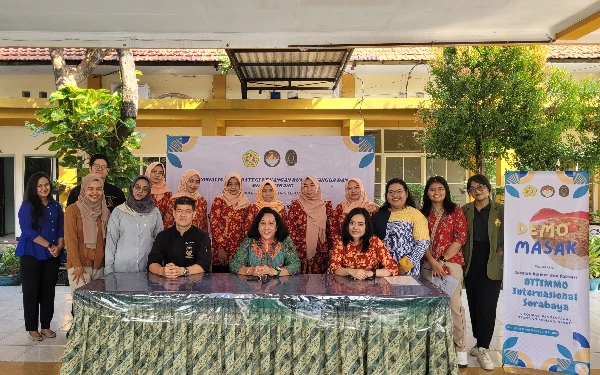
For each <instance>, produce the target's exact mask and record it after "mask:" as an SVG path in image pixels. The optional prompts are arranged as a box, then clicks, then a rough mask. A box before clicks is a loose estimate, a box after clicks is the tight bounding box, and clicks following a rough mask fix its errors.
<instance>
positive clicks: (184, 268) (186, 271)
mask: <svg viewBox="0 0 600 375" xmlns="http://www.w3.org/2000/svg"><path fill="white" fill-rule="evenodd" d="M189 274H190V270H188V268H187V267H183V276H188V275H189Z"/></svg>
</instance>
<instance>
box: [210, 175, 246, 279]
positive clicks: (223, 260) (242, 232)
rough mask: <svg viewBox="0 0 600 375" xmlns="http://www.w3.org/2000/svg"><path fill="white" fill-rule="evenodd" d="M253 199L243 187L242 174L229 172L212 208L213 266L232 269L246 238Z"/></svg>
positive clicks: (221, 269) (217, 269)
mask: <svg viewBox="0 0 600 375" xmlns="http://www.w3.org/2000/svg"><path fill="white" fill-rule="evenodd" d="M249 208H250V201H249V200H248V197H247V196H246V194H244V192H243V191H242V176H240V175H239V174H238V173H235V172H232V173H229V174H228V175H227V176H225V181H224V183H223V191H222V192H221V194H219V195H218V196H217V197H216V198H215V200H214V201H213V204H212V206H211V208H210V233H211V236H212V241H213V243H212V251H213V259H214V261H213V263H214V264H215V265H216V266H217V267H215V269H214V270H213V272H215V271H219V272H229V263H230V262H231V260H232V259H233V257H234V255H235V253H236V252H237V250H238V249H239V247H240V244H241V243H242V241H244V239H245V238H246V233H247V231H246V218H247V217H248V210H249Z"/></svg>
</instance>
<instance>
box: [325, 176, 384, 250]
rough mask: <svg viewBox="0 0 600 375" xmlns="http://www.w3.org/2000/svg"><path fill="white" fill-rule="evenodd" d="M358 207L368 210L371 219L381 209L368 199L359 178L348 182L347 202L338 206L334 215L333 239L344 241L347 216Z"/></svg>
mask: <svg viewBox="0 0 600 375" xmlns="http://www.w3.org/2000/svg"><path fill="white" fill-rule="evenodd" d="M357 207H361V208H364V209H366V210H367V212H369V215H370V216H371V218H372V217H373V214H374V213H375V212H377V210H378V209H379V206H378V205H377V203H374V202H372V201H371V200H370V199H369V198H367V192H366V191H365V188H364V186H363V183H362V181H361V180H360V179H358V178H351V179H349V180H348V182H346V200H345V201H344V202H342V203H340V204H338V205H337V207H336V208H335V212H334V213H333V221H332V223H333V226H332V231H331V236H332V239H334V240H341V239H342V227H343V226H344V221H345V220H346V216H348V213H349V212H350V211H352V210H353V209H355V208H357Z"/></svg>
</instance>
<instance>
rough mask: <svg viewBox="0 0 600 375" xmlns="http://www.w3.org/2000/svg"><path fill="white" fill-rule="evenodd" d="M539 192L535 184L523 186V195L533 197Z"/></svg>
mask: <svg viewBox="0 0 600 375" xmlns="http://www.w3.org/2000/svg"><path fill="white" fill-rule="evenodd" d="M536 194H537V189H536V188H535V187H534V186H531V185H527V186H525V187H524V188H523V195H524V196H525V197H526V198H533V197H535V195H536Z"/></svg>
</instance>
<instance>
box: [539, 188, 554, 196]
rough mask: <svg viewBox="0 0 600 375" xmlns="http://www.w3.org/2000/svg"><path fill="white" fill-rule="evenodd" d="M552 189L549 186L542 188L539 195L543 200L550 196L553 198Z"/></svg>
mask: <svg viewBox="0 0 600 375" xmlns="http://www.w3.org/2000/svg"><path fill="white" fill-rule="evenodd" d="M554 193H555V191H554V188H553V187H552V186H550V185H546V186H544V187H542V189H541V190H540V195H541V196H542V197H544V198H550V197H552V196H554Z"/></svg>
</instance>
